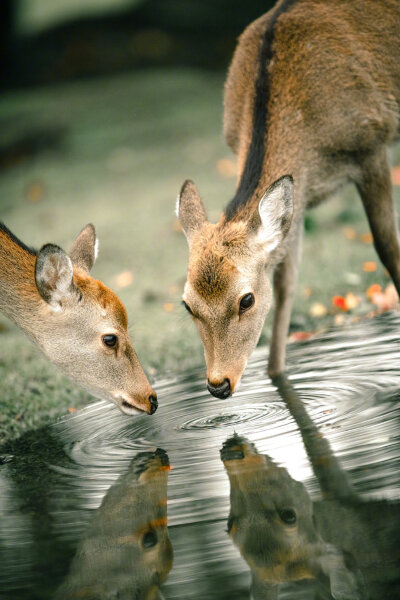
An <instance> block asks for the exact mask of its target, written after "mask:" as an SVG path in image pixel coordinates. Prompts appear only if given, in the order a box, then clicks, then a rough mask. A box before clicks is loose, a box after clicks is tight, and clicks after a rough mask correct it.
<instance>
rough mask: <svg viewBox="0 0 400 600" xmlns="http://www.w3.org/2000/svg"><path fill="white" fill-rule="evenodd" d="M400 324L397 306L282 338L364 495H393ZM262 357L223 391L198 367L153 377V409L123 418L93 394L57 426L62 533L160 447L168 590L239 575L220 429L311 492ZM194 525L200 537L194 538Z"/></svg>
mask: <svg viewBox="0 0 400 600" xmlns="http://www.w3.org/2000/svg"><path fill="white" fill-rule="evenodd" d="M399 330H400V317H399V315H397V314H387V315H384V316H382V317H380V318H377V319H371V320H366V321H364V322H361V323H359V324H358V325H355V326H353V327H352V328H351V329H348V330H346V329H345V330H340V331H338V330H334V331H330V332H327V333H326V334H324V335H323V336H321V337H317V338H315V339H313V340H310V341H308V342H305V343H301V344H293V345H290V346H289V347H288V372H289V375H290V380H291V382H292V384H293V386H294V387H295V389H296V392H297V394H298V396H299V397H300V399H301V400H302V402H303V403H304V406H305V407H306V409H307V412H308V415H309V417H310V418H311V419H312V422H313V424H314V425H315V426H316V427H317V428H318V430H319V432H320V433H321V434H322V435H323V436H325V438H326V439H327V440H328V441H329V443H330V445H331V447H332V449H333V451H334V452H335V454H336V456H337V457H338V458H339V460H340V463H341V465H342V466H343V468H344V469H345V470H346V471H347V472H348V473H349V474H350V476H351V479H352V482H353V483H354V485H355V486H356V489H357V491H358V492H359V493H360V494H361V495H362V497H363V498H368V497H371V496H372V497H374V496H376V497H382V496H384V497H386V498H392V499H393V498H399V495H400V492H399V490H400V486H399V475H398V469H397V466H396V464H397V461H398V449H399V444H400V440H399V430H400V429H399V417H400V394H399V392H398V391H397V390H398V389H399V387H400V342H399V336H398V331H399ZM266 364H267V356H266V351H265V349H259V350H257V351H256V352H255V353H254V356H253V357H252V359H251V360H250V361H249V364H248V368H247V370H246V373H245V375H244V377H243V381H242V383H241V386H240V389H239V390H238V391H237V393H235V395H234V396H233V397H232V398H229V399H228V400H219V399H216V398H213V397H212V396H210V395H209V393H208V392H207V390H206V385H205V379H204V368H203V367H202V368H201V369H198V370H194V371H192V372H190V373H187V374H185V375H182V376H180V377H174V378H165V379H163V380H161V381H159V382H158V384H157V385H156V386H155V387H156V389H157V392H158V396H159V401H160V405H159V409H158V411H157V412H156V413H155V415H153V416H151V417H149V416H147V415H143V416H139V417H135V418H128V417H126V416H125V415H122V414H121V413H119V411H118V410H117V409H116V408H115V407H113V406H111V405H109V404H107V403H105V402H97V403H95V404H92V405H90V406H88V407H87V408H85V409H83V410H81V411H78V412H77V413H76V414H74V415H71V416H68V417H66V418H64V419H62V420H61V421H60V422H59V423H57V424H56V425H55V426H53V427H52V428H51V431H52V435H53V437H54V439H56V440H57V443H59V444H61V445H62V446H63V448H64V450H65V453H66V455H67V457H68V460H67V461H64V462H63V463H62V464H61V463H60V462H57V461H56V460H54V461H52V464H51V465H50V466H51V470H52V472H54V473H55V474H56V475H57V477H58V478H57V480H56V483H54V482H53V483H52V485H53V488H52V490H51V494H50V495H49V498H48V509H49V511H50V513H51V515H52V527H53V530H54V532H56V535H57V536H58V538H59V539H67V540H68V541H69V542H70V541H71V540H77V539H78V538H79V536H80V535H81V532H82V531H83V529H84V524H85V523H86V522H87V516H85V515H86V513H89V512H91V511H92V510H93V509H95V508H97V507H98V506H99V505H100V503H101V500H102V498H103V497H104V495H105V493H106V492H107V490H108V489H109V487H110V486H111V485H112V484H113V483H114V482H115V481H116V479H117V478H118V477H119V476H120V475H121V474H122V473H124V472H125V471H126V469H127V468H128V465H129V463H130V461H131V459H132V458H133V457H134V456H135V455H136V454H137V453H138V452H143V451H148V450H154V449H155V448H156V447H160V448H164V449H165V450H166V451H167V452H168V455H169V460H170V463H171V466H172V470H171V472H170V474H169V480H168V514H169V526H170V530H171V536H172V537H173V538H174V539H173V543H174V547H175V566H174V569H173V570H172V572H171V574H170V576H169V580H168V585H167V591H168V590H169V592H170V594H167V597H168V598H179V597H185V598H192V597H193V598H194V597H200V596H201V594H200V596H199V595H198V594H199V590H201V589H202V588H201V585H200V583H199V582H200V581H203V582H204V581H206V580H207V577H208V575H209V573H214V575H215V577H216V576H217V573H219V571H218V569H219V570H220V571H221V573H222V571H223V572H224V573H228V572H229V573H230V577H231V578H233V577H234V576H233V573H236V575H235V577H236V576H237V574H243V573H244V571H246V568H245V567H244V565H243V561H241V559H239V558H238V553H237V552H236V551H235V550H234V548H233V546H231V545H230V542H229V540H228V538H227V536H226V534H225V533H224V529H225V521H226V518H227V516H228V513H229V482H228V479H227V476H226V473H225V471H224V467H223V465H222V463H221V460H220V457H219V449H220V447H221V446H222V444H223V442H224V441H225V440H226V439H227V437H228V436H231V435H232V434H233V433H235V432H236V433H238V434H239V435H241V436H244V437H246V438H248V439H249V440H250V441H251V442H252V443H254V444H255V445H256V447H257V449H258V451H259V452H260V453H263V454H268V455H269V456H270V457H271V458H272V460H274V461H275V462H276V463H278V464H281V465H282V466H284V467H285V468H286V469H287V470H288V471H289V473H290V475H291V476H292V477H294V478H295V479H298V480H301V481H303V482H304V483H305V485H306V486H307V488H308V490H309V491H310V493H311V494H312V496H313V497H315V498H318V497H319V491H318V487H317V485H316V480H315V477H314V475H313V472H312V470H311V468H310V464H309V461H308V459H307V455H306V452H305V450H304V446H303V441H302V438H301V435H300V433H299V431H298V427H297V425H296V423H295V421H294V419H293V417H292V416H291V414H290V412H289V410H288V408H287V406H286V404H285V402H284V401H283V400H282V398H281V397H280V396H279V394H278V392H277V390H276V388H275V387H274V386H273V385H272V383H271V381H270V380H269V378H268V377H267V376H266ZM85 511H86V512H85ZM178 525H179V526H182V527H176V526H178ZM200 525H201V527H203V529H202V530H201V531H202V536H203V538H202V539H203V542H201V543H200V542H198V543H199V545H198V546H196V544H195V542H194V541H193V540H194V539H197V538H198V535H199V534H198V531H199V530H198V529H195V528H196V527H199V526H200ZM193 528H194V529H193ZM184 532H185V535H186V537H185V536H184V535H183V533H184ZM196 532H197V533H196ZM188 540H190V543H189V541H188ZM204 540H206V541H204ZM206 542H207V543H206ZM196 543H197V542H196ZM202 544H203V545H202ZM199 555H201V556H202V557H203V559H204V564H202V565H199V564H196V565H194V562H193V561H195V559H193V560H192V562H191V559H190V557H193V556H199ZM205 565H206V566H207V565H208V566H207V568H206V566H205ZM217 565H219V566H218V567H217ZM221 576H222V575H221ZM241 576H242V575H241ZM194 580H196V581H197V583H198V586H197V588H196V587H195V586H194V584H193V581H194ZM232 581H233V579H232ZM190 585H192V587H193V586H194V587H193V590H197V595H196V593H194V595H193V594H192V592H191V591H190V590H189V587H190ZM227 585H228V584H227ZM246 585H247V584H246ZM185 586H186V587H185ZM188 586H189V587H188ZM199 586H200V587H199ZM245 587H246V586H245ZM173 590H175V591H173ZM176 590H178V591H179V593H178V592H177V591H176ZM188 590H189V591H188ZM174 594H175V595H174ZM213 597H214V596H213ZM217 597H218V596H217V595H216V596H215V598H217ZM224 597H227V596H224ZM282 597H283V596H282Z"/></svg>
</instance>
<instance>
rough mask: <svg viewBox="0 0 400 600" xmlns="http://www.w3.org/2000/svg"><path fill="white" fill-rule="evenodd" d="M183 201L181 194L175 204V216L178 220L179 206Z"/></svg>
mask: <svg viewBox="0 0 400 600" xmlns="http://www.w3.org/2000/svg"><path fill="white" fill-rule="evenodd" d="M180 201H181V194H180V193H179V194H178V195H177V197H176V202H175V215H176V218H177V219H179V204H180Z"/></svg>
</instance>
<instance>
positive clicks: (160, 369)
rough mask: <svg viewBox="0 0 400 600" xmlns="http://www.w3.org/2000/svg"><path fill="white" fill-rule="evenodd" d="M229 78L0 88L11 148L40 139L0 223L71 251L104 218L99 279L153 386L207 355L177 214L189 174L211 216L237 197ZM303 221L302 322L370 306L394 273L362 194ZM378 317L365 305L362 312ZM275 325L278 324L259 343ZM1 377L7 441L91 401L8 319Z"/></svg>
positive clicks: (297, 321) (26, 151) (2, 328)
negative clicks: (227, 130)
mask: <svg viewBox="0 0 400 600" xmlns="http://www.w3.org/2000/svg"><path fill="white" fill-rule="evenodd" d="M223 80H224V75H223V74H210V73H208V72H202V71H193V70H190V71H189V70H187V71H185V70H164V71H161V70H157V71H143V72H134V73H131V74H126V75H119V76H116V77H107V78H104V79H96V80H92V81H83V82H75V83H72V84H63V85H59V86H54V87H48V88H41V89H37V90H30V91H21V92H13V93H8V94H3V97H2V100H1V102H0V119H1V123H2V134H3V139H4V140H5V142H7V141H9V142H10V144H11V142H12V141H13V140H15V139H18V138H20V139H23V138H24V136H25V138H26V134H29V135H28V137H29V136H30V137H31V138H32V139H34V140H36V142H35V143H33V145H32V143H31V144H30V145H29V144H28V145H26V147H24V145H23V144H22V146H21V148H20V150H19V152H17V153H15V152H14V153H13V155H12V156H11V159H10V161H9V162H8V163H6V164H4V160H3V170H2V172H1V177H0V209H1V212H0V218H1V220H3V221H5V223H6V224H7V225H8V227H9V228H10V229H11V230H12V231H13V232H14V233H15V234H16V235H18V236H19V237H20V238H21V239H22V240H23V241H24V242H25V243H27V244H29V245H32V246H36V247H39V246H41V245H42V244H43V243H45V242H49V241H51V242H54V243H57V244H59V245H61V246H63V247H64V248H65V249H68V248H69V247H70V245H71V243H72V241H73V239H74V237H75V236H76V235H77V234H78V232H79V231H80V229H81V228H82V227H83V226H84V225H85V224H86V223H88V222H93V223H94V224H95V226H96V229H97V232H98V236H99V238H100V253H99V258H98V262H97V263H96V265H95V267H94V269H93V275H94V276H95V277H97V278H99V279H102V280H103V281H104V282H105V283H106V284H107V285H109V286H110V287H112V288H113V289H115V290H116V291H118V293H119V295H120V297H121V299H122V300H123V302H124V303H125V305H126V307H127V310H128V315H129V323H130V331H131V334H132V339H133V342H134V346H135V348H136V350H137V353H138V355H139V357H140V359H141V362H142V364H143V365H144V367H145V369H146V370H147V372H148V373H149V374H150V376H151V377H152V378H153V379H157V376H158V375H160V374H163V375H165V374H168V373H173V372H182V371H185V370H186V369H189V368H191V367H193V366H195V365H199V364H202V360H203V358H202V348H201V344H200V340H199V337H198V334H197V332H196V331H195V329H194V326H193V325H192V323H191V322H190V320H189V319H188V318H187V315H186V314H185V313H184V311H183V309H182V308H181V306H180V296H181V292H182V288H183V283H184V281H185V273H186V264H187V247H186V241H185V239H184V236H183V234H182V233H181V232H179V230H178V227H177V226H176V220H175V216H174V208H175V198H176V195H177V192H178V190H179V188H180V186H181V184H182V182H183V181H184V179H186V178H188V177H189V178H191V179H193V180H194V181H195V182H196V184H197V186H198V188H199V189H200V191H201V193H202V196H203V199H204V201H205V204H206V206H207V209H208V212H209V218H210V219H211V220H217V219H218V215H219V212H220V210H221V208H222V207H223V206H224V205H225V204H226V203H227V201H228V200H229V199H230V197H231V196H232V195H233V191H234V188H235V178H234V177H231V176H227V175H229V171H230V165H231V162H230V161H233V156H232V155H231V154H230V152H229V150H228V149H227V147H226V145H225V143H224V140H223V137H222V125H221V124H222V90H223ZM49 131H50V132H51V135H50V137H49V136H48V132H49ZM46 132H47V133H46ZM221 159H227V160H228V162H227V163H220V162H219V161H221ZM395 199H396V203H397V204H398V203H399V202H400V193H399V188H397V189H395ZM306 225H307V228H306V235H305V240H304V245H303V258H302V262H301V269H300V282H299V286H298V292H297V296H296V302H295V307H294V313H293V324H294V325H295V326H296V327H297V328H299V329H305V330H315V329H319V328H321V327H325V326H329V325H332V324H333V321H334V315H333V314H332V312H331V311H330V312H329V313H328V314H327V315H326V316H324V317H322V318H315V317H312V316H310V308H311V306H312V304H313V303H315V302H318V303H321V304H323V305H325V306H326V307H328V308H329V309H330V308H331V306H332V303H331V299H332V296H333V295H335V294H346V293H347V292H350V291H351V292H353V293H354V294H356V295H357V294H358V295H360V296H362V297H363V298H364V293H365V290H366V288H367V287H368V286H369V285H370V284H371V283H380V284H382V285H386V283H387V282H388V277H387V275H386V274H385V271H384V269H383V267H382V266H381V265H380V263H379V262H378V267H377V270H376V271H375V272H372V273H368V272H364V271H363V268H362V265H363V263H364V262H365V261H376V260H377V258H376V255H375V251H374V249H373V246H372V244H368V243H367V244H366V243H365V241H362V239H361V238H360V236H361V235H362V234H364V233H367V232H368V225H367V222H366V218H365V215H364V213H363V210H362V206H361V202H360V200H359V198H358V196H357V193H356V191H355V190H354V189H353V188H351V187H348V188H345V189H343V190H342V191H341V192H340V193H339V194H338V195H337V196H335V197H334V198H333V199H331V200H330V201H329V202H326V203H324V204H323V205H322V206H320V207H318V208H317V209H315V210H313V211H312V212H310V213H309V215H308V216H307V222H306ZM345 227H347V230H346V229H345V230H344V228H345ZM349 230H351V231H352V232H353V233H352V234H351V236H353V237H354V234H355V239H348V237H347V236H348V233H349ZM346 232H347V233H346ZM351 236H350V237H351ZM124 273H125V275H122V276H121V274H124ZM130 279H132V282H131V283H130V284H129V285H126V284H127V283H128V282H129V280H130ZM369 310H371V306H370V305H368V304H367V302H366V301H364V302H363V303H362V304H361V305H360V306H359V307H358V309H357V311H358V313H360V314H363V313H367V312H368V311H369ZM350 318H351V317H350ZM270 326H271V317H270V318H269V319H267V323H266V325H265V330H264V334H263V336H262V341H263V342H266V341H268V338H269V331H270ZM0 380H1V412H0V442H1V441H5V440H6V439H11V438H13V437H16V436H18V435H20V434H21V433H22V432H23V431H24V430H27V429H31V428H36V427H39V426H40V425H42V424H43V423H45V422H48V421H51V420H54V419H55V418H56V417H57V416H58V415H61V414H63V413H65V412H66V411H67V410H68V409H74V408H77V407H80V406H83V405H84V404H86V403H89V402H91V398H90V396H88V394H86V393H84V392H82V391H80V390H79V389H78V388H77V387H76V386H75V385H74V384H73V383H71V382H70V381H68V380H67V379H66V378H65V377H63V376H62V375H61V374H60V373H58V371H57V370H56V369H55V368H54V367H53V366H52V365H50V364H49V363H48V362H47V361H46V360H45V359H44V358H43V357H42V356H41V355H40V353H39V351H38V350H36V348H34V347H33V346H32V344H31V343H30V342H29V341H28V340H27V339H26V338H25V337H24V335H23V334H22V333H21V332H20V331H18V330H17V328H16V327H14V326H13V325H12V324H11V323H10V322H8V321H7V320H6V319H5V318H4V317H0ZM160 400H161V401H162V399H160Z"/></svg>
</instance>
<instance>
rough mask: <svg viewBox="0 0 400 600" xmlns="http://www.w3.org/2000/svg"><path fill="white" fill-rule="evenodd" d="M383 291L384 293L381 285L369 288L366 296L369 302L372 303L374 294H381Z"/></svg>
mask: <svg viewBox="0 0 400 600" xmlns="http://www.w3.org/2000/svg"><path fill="white" fill-rule="evenodd" d="M381 291H382V286H381V285H380V284H379V283H373V284H372V285H370V286H369V288H368V289H367V291H366V292H365V295H366V296H367V298H368V300H370V301H371V299H372V296H373V295H374V294H379V293H380V292H381Z"/></svg>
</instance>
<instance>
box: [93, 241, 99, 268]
mask: <svg viewBox="0 0 400 600" xmlns="http://www.w3.org/2000/svg"><path fill="white" fill-rule="evenodd" d="M99 243H100V242H99V238H98V237H96V241H95V244H94V261H95V262H96V260H97V257H98V255H99Z"/></svg>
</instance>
